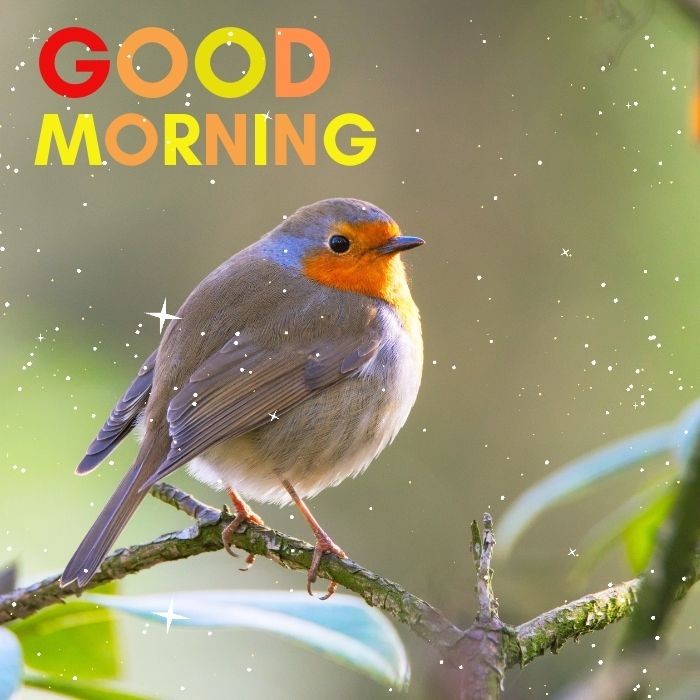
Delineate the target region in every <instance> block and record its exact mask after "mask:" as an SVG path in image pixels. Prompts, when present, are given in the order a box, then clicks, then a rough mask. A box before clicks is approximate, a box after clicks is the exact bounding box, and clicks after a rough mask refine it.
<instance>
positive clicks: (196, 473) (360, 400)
mask: <svg viewBox="0 0 700 700" xmlns="http://www.w3.org/2000/svg"><path fill="white" fill-rule="evenodd" d="M423 243H424V240H423V239H422V238H419V237H417V236H406V235H403V233H402V232H401V229H400V228H399V226H398V224H397V223H396V222H395V221H394V220H393V219H392V218H391V217H390V216H389V215H388V214H387V213H386V212H384V211H383V210H382V209H380V208H379V207H377V206H375V205H373V204H371V203H369V202H365V201H362V200H359V199H351V198H332V199H325V200H322V201H319V202H316V203H314V204H310V205H307V206H303V207H301V208H300V209H298V210H297V211H296V212H295V213H294V214H292V215H291V216H289V217H286V218H284V219H283V220H282V222H281V223H280V224H279V225H278V226H276V227H275V228H273V229H272V230H271V231H269V232H268V233H267V234H265V235H264V236H262V238H260V239H259V240H258V241H256V242H255V243H253V244H252V245H250V246H248V247H247V248H245V249H243V250H241V251H239V252H238V253H236V254H234V255H233V256H232V257H230V258H228V260H226V261H225V262H223V263H222V264H221V265H220V266H219V267H217V268H216V269H215V270H213V271H212V272H211V273H210V274H209V275H208V276H207V277H205V278H204V279H203V280H202V282H200V283H199V284H198V285H197V286H196V287H195V289H194V290H193V291H192V292H191V293H190V295H189V296H188V297H187V299H186V300H185V302H184V303H183V304H182V306H181V307H180V308H179V310H178V311H177V313H176V314H174V316H175V317H176V318H175V319H173V320H171V321H170V323H169V325H168V326H167V328H166V330H165V333H163V335H162V337H161V341H160V343H159V345H158V347H157V349H156V350H155V351H154V352H153V353H152V354H151V355H150V356H149V357H148V358H147V359H146V360H145V362H143V364H142V365H141V367H140V369H139V370H138V373H137V375H136V377H135V379H134V380H133V382H132V383H131V385H130V386H129V387H128V388H127V389H126V391H125V392H124V394H123V396H122V397H121V398H120V400H119V401H118V402H117V404H116V406H115V407H114V409H113V410H112V412H111V413H110V415H109V417H108V418H107V420H106V422H105V423H104V425H103V427H102V428H101V430H100V431H99V433H98V435H97V436H96V437H95V439H94V440H93V441H92V443H91V444H90V445H89V447H88V448H87V451H86V454H85V456H84V458H83V459H82V461H81V462H80V463H79V464H78V466H77V467H76V473H77V474H79V475H84V474H87V473H89V472H91V471H92V470H93V469H95V468H96V467H97V466H98V465H99V464H100V463H101V462H102V461H103V460H104V459H105V457H106V456H107V455H108V454H109V453H110V452H111V451H112V450H113V449H114V448H115V447H116V446H117V444H119V442H120V441H121V440H123V439H124V438H125V437H126V435H128V434H129V432H130V431H132V430H133V429H134V428H136V432H137V433H138V434H140V435H141V441H140V446H139V449H138V453H137V455H136V458H135V460H134V462H133V465H132V466H131V467H130V469H129V470H128V471H127V473H126V474H125V475H124V477H123V478H122V480H121V482H120V483H119V485H118V486H117V488H116V490H115V491H114V493H113V495H112V496H111V498H110V499H109V500H108V502H107V504H106V505H105V506H104V509H103V510H102V512H101V513H100V515H99V516H98V518H97V520H96V521H95V523H94V524H93V525H92V527H91V528H90V529H89V531H88V532H87V534H86V535H85V537H84V539H83V540H82V542H81V544H80V545H79V546H78V548H77V550H76V552H75V554H74V555H73V557H72V558H71V559H70V561H69V562H68V564H67V565H66V568H65V570H64V572H63V574H62V576H61V579H60V583H61V586H63V587H66V586H69V585H71V584H73V583H74V584H76V586H77V588H78V589H82V588H84V587H85V586H86V585H87V583H88V582H89V581H90V579H91V578H92V576H93V575H94V573H95V571H96V570H97V569H98V568H99V566H100V564H101V562H102V560H103V559H104V557H105V556H106V554H107V553H108V551H109V550H110V549H111V547H112V545H113V544H114V542H115V540H116V539H117V537H118V536H119V534H120V533H121V531H122V530H123V528H124V527H125V525H126V523H127V521H128V520H129V519H130V518H131V516H132V515H133V513H134V512H135V510H136V509H137V507H138V505H139V504H140V503H141V501H142V500H143V499H144V497H145V495H146V494H147V493H148V491H149V489H150V488H151V487H152V486H153V485H154V484H156V483H157V482H158V481H160V480H162V479H163V478H165V477H166V476H168V475H169V474H170V473H172V472H173V471H174V470H175V469H178V468H179V467H181V466H183V465H188V466H187V470H188V472H189V473H190V475H192V476H193V477H195V478H196V479H199V480H200V481H203V482H204V483H206V484H208V485H210V486H212V487H213V488H215V489H217V490H225V491H226V492H227V493H228V496H229V497H230V499H231V502H232V505H233V508H234V509H235V514H236V515H235V518H234V519H233V520H232V521H231V522H230V523H229V524H228V525H227V526H226V527H225V528H224V529H223V531H222V540H223V545H224V548H225V549H226V550H227V551H228V552H229V553H230V554H232V555H234V556H236V554H235V552H234V551H233V549H232V546H231V542H232V538H233V535H234V533H235V532H236V531H237V530H238V528H239V527H240V526H241V525H242V524H244V523H254V524H259V525H262V524H263V521H262V519H261V518H260V517H259V516H258V515H257V514H256V513H255V511H254V510H253V509H252V508H251V507H250V506H249V505H248V503H247V501H248V500H253V501H256V502H258V503H273V504H278V505H288V504H290V503H294V504H295V505H296V506H297V507H298V508H299V510H300V511H301V513H302V515H303V516H304V518H305V519H306V521H307V522H308V524H309V525H310V527H311V530H312V532H313V535H314V538H315V545H314V553H313V557H312V562H311V566H310V568H309V570H308V572H307V590H308V591H309V593H310V594H311V595H313V593H312V584H313V583H314V582H315V580H316V577H317V574H318V568H319V565H320V562H321V558H322V556H323V555H325V554H332V555H335V556H337V557H340V558H345V557H346V554H345V552H344V551H343V549H341V548H340V547H339V546H338V545H336V544H335V542H333V540H332V539H331V538H330V537H329V535H328V534H327V533H326V531H325V530H324V529H323V528H322V527H321V525H320V524H319V523H318V521H317V520H316V519H315V517H314V516H313V514H312V513H311V511H310V509H309V507H308V505H307V503H306V499H309V498H311V497H313V496H315V495H317V494H318V493H320V492H321V491H323V490H324V489H326V488H328V487H330V486H336V485H338V484H339V483H340V482H341V481H343V480H344V479H346V478H347V477H351V476H352V477H354V476H357V475H358V474H360V473H362V472H363V471H364V470H365V469H366V468H367V466H368V465H369V464H370V462H372V460H373V459H374V458H375V457H376V456H377V455H378V454H379V453H380V452H381V451H382V450H383V449H384V448H385V447H386V446H387V445H388V444H389V443H390V442H392V441H393V439H394V437H395V436H396V434H397V433H398V431H399V430H400V429H401V427H402V426H403V425H404V423H405V422H406V420H407V418H408V415H409V413H410V411H411V409H412V407H413V405H414V403H415V400H416V398H417V395H418V390H419V387H420V382H421V374H422V366H423V342H422V333H421V321H420V314H419V311H418V307H417V306H416V304H415V302H414V301H413V298H412V296H411V291H410V287H409V282H408V278H407V275H406V270H405V267H404V264H403V261H402V259H401V253H402V252H404V251H407V250H409V249H411V248H415V247H417V246H420V245H422V244H423ZM252 561H253V557H248V559H247V563H248V565H250V564H252ZM335 588H336V584H334V583H331V584H330V585H329V587H328V591H327V593H326V595H325V596H324V598H327V597H328V596H330V595H331V594H332V593H333V592H334V591H335Z"/></svg>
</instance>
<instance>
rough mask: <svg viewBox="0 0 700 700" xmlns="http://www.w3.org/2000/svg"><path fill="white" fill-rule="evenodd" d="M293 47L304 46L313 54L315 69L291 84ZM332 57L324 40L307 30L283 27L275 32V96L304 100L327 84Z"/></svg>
mask: <svg viewBox="0 0 700 700" xmlns="http://www.w3.org/2000/svg"><path fill="white" fill-rule="evenodd" d="M292 44H303V45H304V46H306V48H307V49H309V53H310V54H312V55H313V59H314V67H313V70H312V71H311V75H309V76H308V77H307V78H306V79H305V80H301V81H299V82H298V83H293V82H292ZM330 70H331V54H330V51H328V47H327V46H326V44H325V42H324V41H323V39H321V37H320V36H319V35H318V34H314V33H313V32H312V31H310V30H309V29H303V28H302V27H282V28H279V29H277V31H276V32H275V93H276V95H277V97H306V96H307V95H310V94H311V93H312V92H316V90H318V89H319V88H320V87H321V85H323V83H325V82H326V78H328V74H329V73H330Z"/></svg>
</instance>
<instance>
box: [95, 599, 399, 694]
mask: <svg viewBox="0 0 700 700" xmlns="http://www.w3.org/2000/svg"><path fill="white" fill-rule="evenodd" d="M85 598H86V599H89V600H91V601H93V602H95V603H99V604H100V605H105V606H108V607H111V608H113V609H115V610H122V611H124V612H126V613H130V614H132V615H137V616H139V617H144V618H147V619H148V620H153V621H157V622H160V623H164V622H165V620H164V618H163V616H162V615H158V614H157V613H158V612H160V613H164V612H165V611H168V610H169V608H170V604H171V602H172V604H173V610H174V613H175V614H176V615H182V616H184V618H185V619H175V620H174V621H173V622H172V625H173V628H174V627H180V626H185V627H205V628H212V627H230V628H240V629H254V630H265V631H268V632H272V633H274V634H277V635H280V636H281V637H284V638H286V639H289V640H291V641H294V642H297V643H299V644H301V645H302V646H304V647H306V648H309V649H312V650H313V651H316V652H319V653H321V654H323V655H324V656H326V657H328V658H330V659H333V660H334V661H337V662H339V663H341V664H344V665H346V666H349V667H350V668H353V669H355V670H358V671H361V672H363V673H365V674H367V675H368V676H370V677H372V678H374V679H375V680H377V681H378V682H380V683H384V684H387V685H396V686H399V687H404V686H406V685H407V684H408V680H409V675H410V671H409V665H408V658H407V656H406V650H405V649H404V646H403V644H402V642H401V639H400V638H399V636H398V634H397V633H396V630H395V629H394V627H393V626H392V625H391V624H390V623H389V621H388V620H387V619H386V618H385V617H384V616H383V615H382V614H381V613H380V612H379V611H378V610H375V609H373V608H370V607H369V606H368V605H367V604H366V603H364V602H363V601H361V600H360V599H358V598H355V597H353V596H348V595H342V594H339V593H337V594H335V595H334V596H333V597H332V598H330V599H329V600H326V601H321V600H318V599H316V598H310V597H309V596H308V595H306V593H289V592H284V593H280V592H276V591H216V590H215V591H188V592H181V593H168V594H158V595H148V596H138V597H127V596H104V595H91V594H90V595H85Z"/></svg>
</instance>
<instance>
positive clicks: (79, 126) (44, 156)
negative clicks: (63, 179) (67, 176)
mask: <svg viewBox="0 0 700 700" xmlns="http://www.w3.org/2000/svg"><path fill="white" fill-rule="evenodd" d="M52 139H54V140H55V141H56V149H57V150H58V156H59V158H60V159H61V165H75V159H76V158H77V157H78V151H79V150H80V143H81V141H82V140H83V139H85V150H86V151H87V157H88V163H89V164H90V165H102V156H101V155H100V145H99V143H98V142H97V132H96V131H95V119H94V117H93V115H92V114H79V115H78V117H77V118H76V120H75V126H74V127H73V133H72V134H71V137H70V144H68V143H67V142H66V135H65V134H64V133H63V127H62V126H61V120H60V119H59V117H58V114H45V115H44V117H43V119H42V120H41V131H40V132H39V141H38V142H37V145H36V155H35V156H34V165H47V164H48V162H49V154H50V152H51V141H52Z"/></svg>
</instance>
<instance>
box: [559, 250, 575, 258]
mask: <svg viewBox="0 0 700 700" xmlns="http://www.w3.org/2000/svg"><path fill="white" fill-rule="evenodd" d="M560 255H561V257H564V258H570V257H572V253H571V248H562V249H561V253H560Z"/></svg>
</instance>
